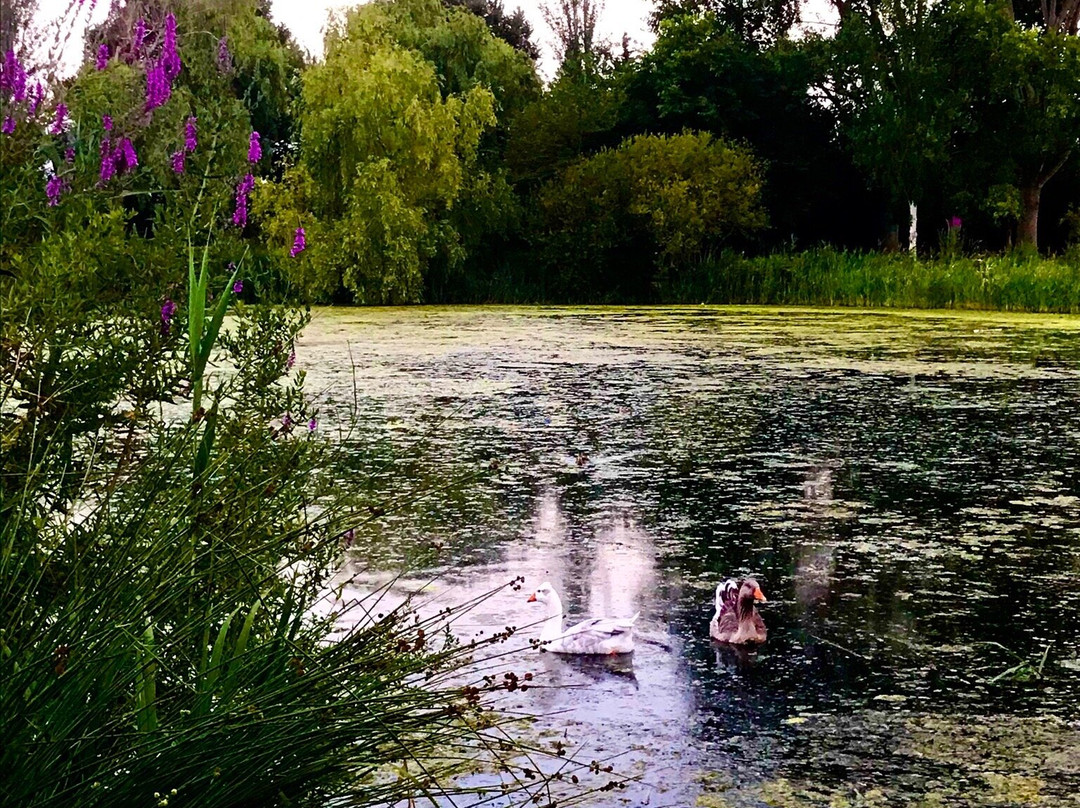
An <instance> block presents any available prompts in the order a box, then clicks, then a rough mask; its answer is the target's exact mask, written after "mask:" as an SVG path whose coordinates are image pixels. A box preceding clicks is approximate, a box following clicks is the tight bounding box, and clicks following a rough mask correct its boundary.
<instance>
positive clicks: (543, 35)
mask: <svg viewBox="0 0 1080 808" xmlns="http://www.w3.org/2000/svg"><path fill="white" fill-rule="evenodd" d="M542 2H543V0H504V2H503V5H504V7H505V8H506V9H507V10H513V9H515V8H519V7H520V8H521V9H522V10H523V11H524V12H525V16H526V17H528V19H529V22H530V23H532V27H533V41H534V42H536V43H537V44H539V45H540V47H541V49H542V50H543V56H542V57H541V60H540V65H539V68H540V73H541V74H542V75H543V76H545V77H546V78H548V79H550V78H552V77H553V76H554V73H555V70H556V68H557V67H558V65H557V63H556V61H555V56H554V47H553V35H552V33H551V30H550V29H549V28H548V27H547V25H546V24H545V23H544V18H543V16H542V14H541V13H540V6H541V3H542ZM552 2H553V4H554V2H557V0H552ZM109 5H110V2H109V0H97V2H96V3H95V1H94V0H83V2H82V3H79V0H40V5H39V14H38V16H39V19H38V20H35V21H36V22H39V23H40V24H48V22H49V21H53V20H57V19H59V18H60V17H61V16H63V15H64V13H65V12H66V11H68V10H69V9H71V8H72V7H73V6H79V7H80V8H79V11H80V13H79V23H78V25H77V27H76V28H75V30H74V31H73V32H72V37H71V39H70V40H69V41H68V43H67V47H66V48H65V49H64V58H63V66H62V70H61V72H62V73H63V74H66V75H70V74H71V73H74V72H75V70H76V69H77V68H78V66H79V64H80V62H81V61H82V39H83V34H84V32H85V30H86V22H87V19H91V21H92V22H93V23H98V22H101V21H102V20H104V19H105V17H106V15H107V14H108V9H109ZM356 5H362V4H358V3H357V2H356V0H272V2H271V15H272V17H273V19H274V20H275V21H276V22H279V23H282V24H284V25H285V27H286V28H288V29H289V30H290V31H292V34H293V36H294V37H295V39H296V41H297V43H299V45H300V46H301V47H302V48H304V49H305V50H307V51H308V52H309V53H310V54H311V55H312V56H314V57H315V58H321V57H322V44H323V34H324V32H325V31H326V24H327V20H328V19H329V15H330V13H331V11H336V10H339V9H343V8H350V7H353V6H356ZM653 7H654V2H653V0H607V2H606V3H605V5H604V10H603V13H602V14H601V15H600V20H599V24H598V28H599V33H600V36H601V37H602V38H604V39H607V40H610V41H611V42H613V43H615V44H616V45H619V44H620V43H621V42H622V37H623V34H627V35H628V36H629V37H630V42H631V50H632V51H634V52H636V53H640V52H641V51H643V50H647V49H648V48H650V47H652V43H653V41H654V39H655V37H654V35H653V33H652V31H650V30H649V24H648V21H649V14H650V13H651V12H652V9H653ZM802 16H803V20H804V22H805V23H807V27H810V28H812V29H813V30H816V31H819V32H821V33H824V34H828V33H830V32H831V30H832V24H833V23H835V20H836V12H835V11H834V10H833V8H832V5H831V4H830V2H829V0H809V2H808V3H806V4H805V5H804V7H803V15H802Z"/></svg>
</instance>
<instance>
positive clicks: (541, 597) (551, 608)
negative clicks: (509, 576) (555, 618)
mask: <svg viewBox="0 0 1080 808" xmlns="http://www.w3.org/2000/svg"><path fill="white" fill-rule="evenodd" d="M527 602H528V603H540V604H543V605H544V606H546V607H547V610H548V612H549V613H551V614H556V613H558V614H561V613H562V601H561V600H560V599H559V593H558V592H556V591H555V587H553V586H552V585H551V584H549V583H548V582H547V581H544V583H542V584H540V586H538V587H536V591H535V592H533V593H532V594H531V595H529V599H528V601H527Z"/></svg>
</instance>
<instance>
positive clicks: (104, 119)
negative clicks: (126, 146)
mask: <svg viewBox="0 0 1080 808" xmlns="http://www.w3.org/2000/svg"><path fill="white" fill-rule="evenodd" d="M101 126H102V128H103V129H104V130H105V131H106V132H111V131H112V115H102V116H101Z"/></svg>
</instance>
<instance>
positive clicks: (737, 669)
mask: <svg viewBox="0 0 1080 808" xmlns="http://www.w3.org/2000/svg"><path fill="white" fill-rule="evenodd" d="M712 647H713V653H714V654H715V655H716V669H717V670H718V671H730V672H734V673H738V674H740V675H742V676H746V675H748V674H750V673H752V672H753V670H754V666H755V665H756V664H757V659H758V655H757V649H756V648H751V647H749V646H746V645H728V644H726V643H718V642H713V644H712Z"/></svg>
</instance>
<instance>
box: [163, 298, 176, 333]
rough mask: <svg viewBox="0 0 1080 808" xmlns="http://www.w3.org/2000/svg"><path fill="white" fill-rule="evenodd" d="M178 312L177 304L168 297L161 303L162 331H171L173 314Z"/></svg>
mask: <svg viewBox="0 0 1080 808" xmlns="http://www.w3.org/2000/svg"><path fill="white" fill-rule="evenodd" d="M174 314H176V304H175V303H173V302H172V301H171V300H169V299H168V298H166V299H165V302H164V303H162V304H161V333H162V334H168V333H169V325H170V323H171V322H172V318H173V315H174Z"/></svg>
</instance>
